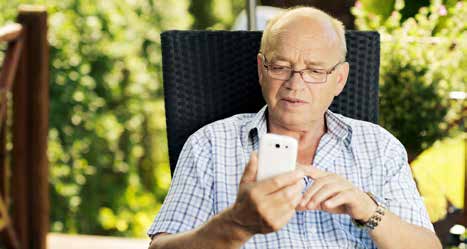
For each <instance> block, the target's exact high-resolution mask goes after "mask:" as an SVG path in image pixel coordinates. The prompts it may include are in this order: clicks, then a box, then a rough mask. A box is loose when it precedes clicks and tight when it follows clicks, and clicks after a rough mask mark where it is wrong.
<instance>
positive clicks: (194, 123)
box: [161, 31, 380, 174]
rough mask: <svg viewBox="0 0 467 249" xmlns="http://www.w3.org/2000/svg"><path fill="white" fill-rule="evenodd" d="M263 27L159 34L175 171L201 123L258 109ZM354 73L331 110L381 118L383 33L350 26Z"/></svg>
mask: <svg viewBox="0 0 467 249" xmlns="http://www.w3.org/2000/svg"><path fill="white" fill-rule="evenodd" d="M260 40H261V32H251V31H167V32H163V33H162V34H161V42H162V64H163V65H162V66H163V79H164V94H165V110H166V117H167V136H168V143H169V158H170V169H171V172H172V174H173V172H174V169H175V166H176V163H177V160H178V156H179V153H180V151H181V149H182V147H183V144H184V143H185V141H186V140H187V138H188V137H189V136H190V135H191V134H192V133H193V132H195V131H196V130H197V129H199V128H201V127H202V126H204V125H206V124H208V123H211V122H213V121H216V120H219V119H222V118H226V117H229V116H232V115H234V114H238V113H248V112H250V113H251V112H257V111H258V110H259V109H260V108H261V107H262V106H263V105H264V100H263V97H262V95H261V90H260V87H259V84H258V75H257V65H256V55H257V53H258V51H259V44H260ZM346 40H347V50H348V53H347V61H348V62H349V63H350V74H349V79H348V82H347V85H346V87H345V89H344V91H343V92H342V93H341V95H339V96H338V97H337V98H335V99H334V101H333V103H332V105H331V107H330V109H331V110H332V111H334V112H337V113H340V114H343V115H345V116H348V117H352V118H356V119H361V120H366V121H370V122H373V123H377V121H378V75H379V54H380V52H379V48H380V47H379V45H380V42H379V34H378V33H377V32H362V31H347V32H346Z"/></svg>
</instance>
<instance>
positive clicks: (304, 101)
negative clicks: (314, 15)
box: [258, 18, 348, 130]
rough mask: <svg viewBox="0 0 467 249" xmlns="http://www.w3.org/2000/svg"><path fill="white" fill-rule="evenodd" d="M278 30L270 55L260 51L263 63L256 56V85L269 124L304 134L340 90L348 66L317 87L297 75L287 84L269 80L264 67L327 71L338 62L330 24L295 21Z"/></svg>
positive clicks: (334, 38)
mask: <svg viewBox="0 0 467 249" xmlns="http://www.w3.org/2000/svg"><path fill="white" fill-rule="evenodd" d="M281 30H282V31H281V32H280V33H279V34H277V35H275V36H274V39H275V41H276V42H275V44H274V48H273V49H272V51H263V53H264V56H265V58H266V59H267V63H266V62H265V61H264V57H263V55H261V54H259V55H258V74H259V81H260V85H261V88H262V92H263V96H264V98H265V100H266V103H267V105H268V112H269V115H270V116H269V120H270V121H271V122H274V123H275V124H277V125H280V126H283V127H286V128H288V129H291V130H305V129H306V128H307V127H309V126H310V125H311V124H312V123H313V121H320V120H323V117H324V113H325V111H326V110H327V108H328V107H329V106H330V104H331V102H332V100H333V98H334V96H337V95H339V93H340V92H341V91H342V89H343V88H344V86H345V82H346V80H347V75H348V64H347V63H343V64H340V65H338V66H337V67H336V69H335V70H334V71H333V72H332V73H331V74H328V75H327V80H326V82H324V83H321V84H312V83H306V82H304V81H303V79H302V77H301V76H300V74H299V73H295V74H293V75H292V77H291V78H290V79H289V80H278V79H274V78H271V77H270V75H269V74H268V72H267V69H266V68H265V67H264V65H265V64H266V65H277V66H285V67H290V68H292V69H293V70H303V69H319V71H323V70H326V71H328V70H329V69H331V68H332V67H333V66H335V65H336V64H337V63H339V62H340V56H341V54H340V53H341V52H340V49H339V43H338V38H337V35H336V34H335V31H334V30H333V29H332V26H330V24H326V23H321V22H318V21H314V20H308V19H304V18H296V19H295V20H291V21H288V22H287V24H285V26H284V27H283V29H281Z"/></svg>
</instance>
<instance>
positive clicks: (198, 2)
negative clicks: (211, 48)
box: [189, 0, 245, 30]
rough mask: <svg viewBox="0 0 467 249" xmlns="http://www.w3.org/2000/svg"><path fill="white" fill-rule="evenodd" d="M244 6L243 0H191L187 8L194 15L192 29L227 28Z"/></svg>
mask: <svg viewBox="0 0 467 249" xmlns="http://www.w3.org/2000/svg"><path fill="white" fill-rule="evenodd" d="M244 7H245V1H244V0H193V1H191V4H190V8H189V11H190V13H191V14H192V15H193V17H194V22H193V25H192V29H214V30H219V29H226V30H228V29H230V28H231V27H232V25H233V22H234V21H235V18H236V17H237V15H238V14H239V13H240V11H241V10H242V9H243V8H244Z"/></svg>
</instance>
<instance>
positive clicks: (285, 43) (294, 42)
mask: <svg viewBox="0 0 467 249" xmlns="http://www.w3.org/2000/svg"><path fill="white" fill-rule="evenodd" d="M271 39H272V43H271V47H270V48H269V50H270V51H268V52H266V53H267V55H268V56H269V57H271V59H273V58H275V57H276V56H278V55H280V56H281V57H284V56H286V57H293V58H297V57H300V56H303V57H304V59H307V58H306V57H310V58H308V59H310V60H317V59H318V58H315V57H319V59H321V60H326V59H330V60H334V59H335V58H339V56H340V47H339V38H338V36H337V33H336V31H335V30H334V28H333V27H332V24H331V23H329V22H327V21H323V20H317V19H312V18H303V17H302V18H295V19H291V20H286V21H285V22H282V23H278V25H275V26H274V27H273V28H272V29H271ZM323 56H326V57H328V58H322V57H323Z"/></svg>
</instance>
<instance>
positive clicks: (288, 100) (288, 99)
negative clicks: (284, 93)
mask: <svg viewBox="0 0 467 249" xmlns="http://www.w3.org/2000/svg"><path fill="white" fill-rule="evenodd" d="M282 100H284V101H287V102H289V103H292V104H305V103H308V102H306V101H304V100H301V99H297V98H291V97H285V98H282Z"/></svg>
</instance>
